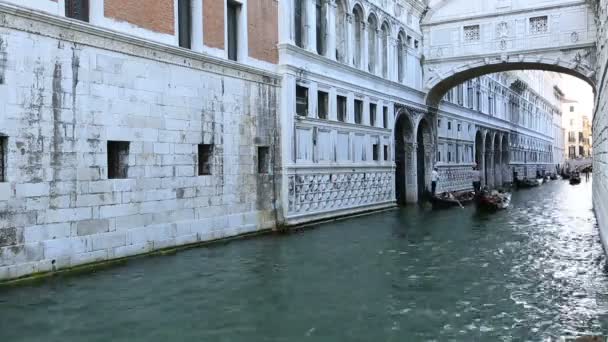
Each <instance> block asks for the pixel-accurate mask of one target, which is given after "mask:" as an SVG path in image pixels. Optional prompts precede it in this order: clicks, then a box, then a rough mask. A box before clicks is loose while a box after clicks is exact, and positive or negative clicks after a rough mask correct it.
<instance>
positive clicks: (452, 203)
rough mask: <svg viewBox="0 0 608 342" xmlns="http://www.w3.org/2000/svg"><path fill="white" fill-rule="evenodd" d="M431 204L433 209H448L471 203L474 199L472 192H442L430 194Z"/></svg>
mask: <svg viewBox="0 0 608 342" xmlns="http://www.w3.org/2000/svg"><path fill="white" fill-rule="evenodd" d="M430 201H431V204H432V205H433V209H449V208H453V207H462V206H465V205H468V204H471V203H473V202H474V201H475V193H474V192H463V193H458V194H452V193H449V192H448V193H442V194H437V195H435V196H432V197H431V199H430Z"/></svg>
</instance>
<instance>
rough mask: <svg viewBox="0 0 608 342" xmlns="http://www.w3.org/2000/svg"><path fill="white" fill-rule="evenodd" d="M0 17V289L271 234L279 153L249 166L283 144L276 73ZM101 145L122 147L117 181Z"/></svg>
mask: <svg viewBox="0 0 608 342" xmlns="http://www.w3.org/2000/svg"><path fill="white" fill-rule="evenodd" d="M0 11H3V7H2V6H0ZM0 21H2V27H1V28H0V57H1V58H0V75H1V77H0V133H1V134H2V135H4V136H7V137H8V138H7V139H8V157H7V161H8V169H7V171H8V175H7V182H5V183H0V280H3V279H9V278H17V277H21V276H24V275H27V274H31V273H35V272H44V271H51V270H55V269H62V268H67V267H71V266H76V265H80V264H85V263H90V262H96V261H103V260H109V259H114V258H121V257H126V256H130V255H135V254H140V253H145V252H149V251H153V250H158V249H161V248H166V247H172V246H178V245H184V244H189V243H196V242H199V241H208V240H213V239H218V238H223V237H229V236H235V235H238V234H242V233H246V232H254V231H258V230H261V229H268V228H271V227H273V226H274V224H275V213H276V211H275V210H274V206H275V199H278V191H280V188H279V187H278V186H277V188H275V187H274V185H275V182H274V180H275V172H276V171H278V170H279V168H280V153H279V152H278V151H274V150H273V149H272V148H271V161H270V163H271V165H272V166H271V170H270V173H269V174H258V165H257V162H258V161H257V147H258V146H280V140H279V139H280V132H279V130H278V128H277V121H276V104H277V99H276V96H277V91H278V86H279V79H278V78H277V77H276V76H275V75H274V74H271V73H267V72H263V71H260V70H257V69H251V68H248V67H245V66H243V65H238V64H236V63H231V62H226V61H222V60H219V59H213V58H209V57H204V56H203V55H200V54H195V53H191V52H188V51H183V50H180V49H174V48H171V47H167V46H163V45H157V44H155V43H152V42H146V43H142V41H141V40H136V39H132V38H129V37H128V36H123V35H120V34H117V33H109V32H107V31H102V30H99V29H96V28H94V27H91V26H89V25H87V24H78V23H70V24H65V20H64V19H61V18H49V17H45V18H44V21H42V20H41V19H40V18H39V17H38V14H35V13H30V12H19V13H16V14H15V13H11V11H10V10H9V11H6V12H4V13H0ZM109 140H116V141H129V142H130V147H129V157H128V166H129V169H128V178H127V179H108V176H107V171H108V170H107V168H108V163H107V141H109ZM201 143H205V144H214V146H215V147H214V154H213V162H212V164H213V165H212V175H210V176H198V173H197V163H198V161H197V145H198V144H201ZM276 177H278V176H276ZM277 179H280V178H277ZM276 184H278V183H276ZM277 202H278V203H280V201H277Z"/></svg>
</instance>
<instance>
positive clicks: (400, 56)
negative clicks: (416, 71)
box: [397, 31, 405, 83]
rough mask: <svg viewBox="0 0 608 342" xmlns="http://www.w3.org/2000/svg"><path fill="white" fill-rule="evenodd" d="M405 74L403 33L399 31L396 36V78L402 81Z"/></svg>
mask: <svg viewBox="0 0 608 342" xmlns="http://www.w3.org/2000/svg"><path fill="white" fill-rule="evenodd" d="M404 76H405V33H404V32H403V31H399V35H398V36H397V79H398V80H399V82H400V83H403V79H404Z"/></svg>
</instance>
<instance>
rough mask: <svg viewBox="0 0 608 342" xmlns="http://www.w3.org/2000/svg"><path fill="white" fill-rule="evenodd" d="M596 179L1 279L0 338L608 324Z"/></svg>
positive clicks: (440, 337) (471, 336)
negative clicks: (501, 206)
mask: <svg viewBox="0 0 608 342" xmlns="http://www.w3.org/2000/svg"><path fill="white" fill-rule="evenodd" d="M595 225H596V222H595V219H594V216H593V213H592V204H591V183H585V182H584V181H583V184H581V185H579V186H570V185H568V184H567V182H564V181H555V182H550V183H549V184H546V185H544V186H542V187H540V188H537V189H531V190H522V191H518V192H515V193H514V195H513V207H512V208H511V209H510V210H508V211H505V212H502V213H498V214H495V215H483V214H478V213H476V211H475V209H474V208H466V209H459V208H456V209H452V210H447V211H441V212H433V211H430V210H428V209H420V208H418V207H416V206H414V207H408V208H405V209H399V210H394V211H388V212H383V213H379V214H375V215H371V216H365V217H359V218H353V219H348V220H344V221H339V222H334V223H328V224H321V225H319V226H318V227H315V229H309V230H305V231H301V232H298V233H293V234H290V235H281V236H264V237H259V238H254V239H248V240H242V241H236V242H231V243H227V244H222V245H216V246H212V247H208V248H199V249H192V250H188V251H183V252H180V253H177V254H176V255H174V256H163V257H150V258H140V259H134V260H131V261H129V262H128V263H127V264H126V265H124V266H119V267H115V268H110V269H105V270H100V271H97V272H95V273H92V274H84V275H78V276H60V277H55V278H52V279H49V280H47V281H44V282H42V284H36V285H27V286H19V287H16V288H0V341H7V342H8V341H62V342H65V341H104V342H106V341H246V342H255V341H268V342H278V341H286V342H294V341H366V342H369V341H526V340H529V341H541V340H543V339H547V338H550V337H557V336H562V335H581V334H601V333H604V334H605V333H608V277H607V273H606V272H605V271H604V270H603V269H604V264H605V260H604V256H603V252H602V248H601V245H600V241H599V236H598V232H597V227H596V226H595Z"/></svg>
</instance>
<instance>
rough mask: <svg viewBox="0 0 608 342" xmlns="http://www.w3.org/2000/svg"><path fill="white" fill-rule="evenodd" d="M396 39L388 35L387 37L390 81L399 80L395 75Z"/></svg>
mask: <svg viewBox="0 0 608 342" xmlns="http://www.w3.org/2000/svg"><path fill="white" fill-rule="evenodd" d="M396 51H397V40H395V39H393V38H392V37H389V39H388V78H389V79H390V80H392V81H399V78H398V77H397V72H396V70H397V65H396V64H397V59H395V57H397V53H396Z"/></svg>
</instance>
